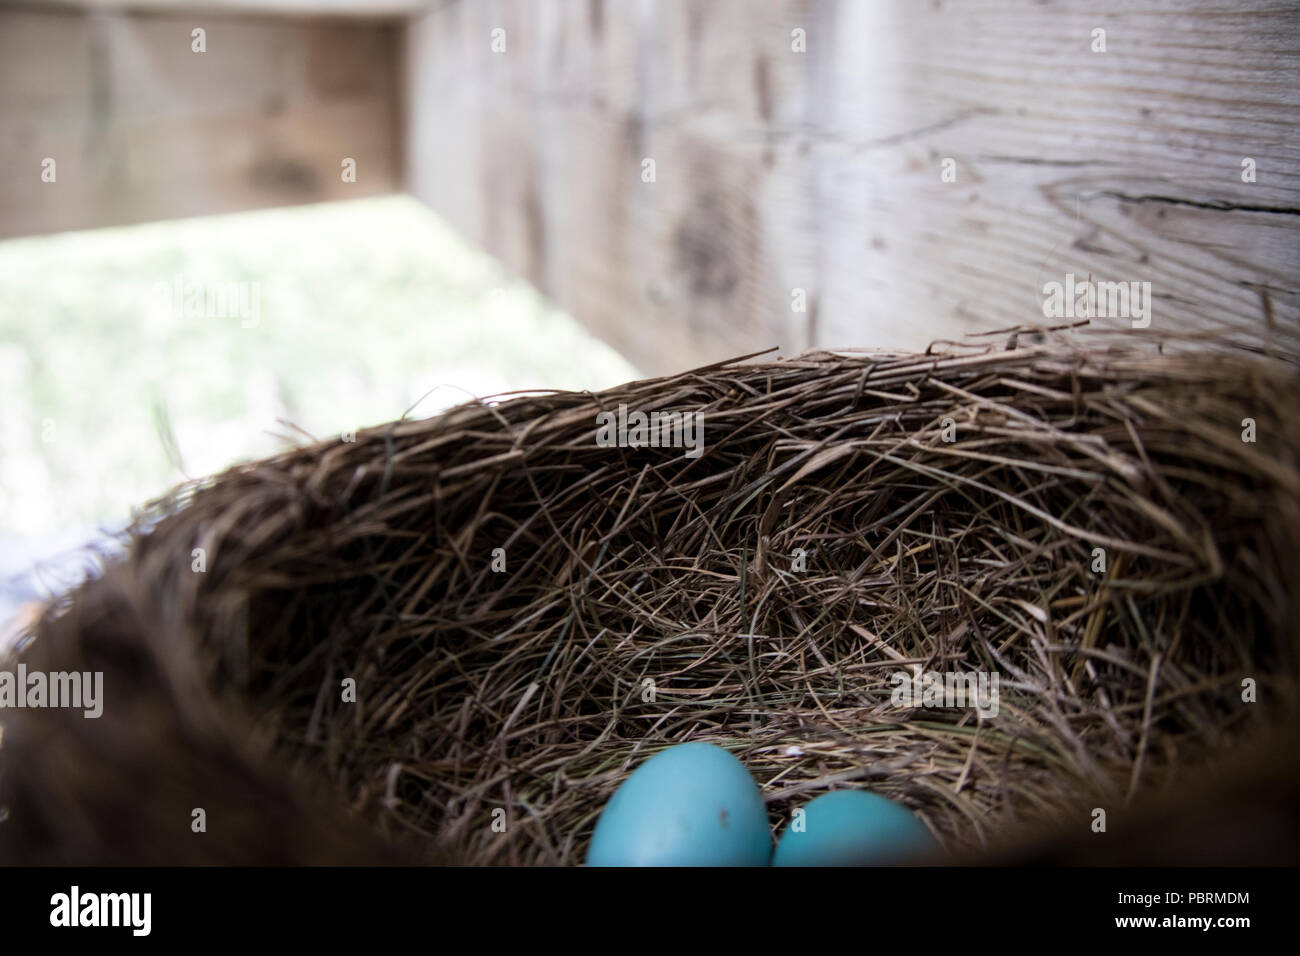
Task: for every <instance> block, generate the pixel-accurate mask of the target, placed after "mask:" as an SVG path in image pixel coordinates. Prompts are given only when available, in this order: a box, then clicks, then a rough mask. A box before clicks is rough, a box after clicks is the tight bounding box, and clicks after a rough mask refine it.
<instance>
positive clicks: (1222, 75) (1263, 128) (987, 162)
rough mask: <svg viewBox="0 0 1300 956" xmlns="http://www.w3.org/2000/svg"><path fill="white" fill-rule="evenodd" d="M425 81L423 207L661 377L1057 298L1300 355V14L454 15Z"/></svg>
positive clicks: (424, 55)
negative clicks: (1057, 285) (1064, 293)
mask: <svg viewBox="0 0 1300 956" xmlns="http://www.w3.org/2000/svg"><path fill="white" fill-rule="evenodd" d="M496 28H501V29H504V30H505V31H506V32H505V39H506V50H505V52H503V53H494V52H493V51H492V47H491V44H492V31H493V30H494V29H496ZM1098 28H1100V29H1104V30H1105V31H1106V51H1105V52H1093V51H1092V49H1091V45H1092V43H1093V42H1094V37H1093V31H1094V30H1095V29H1098ZM794 30H803V31H805V34H806V44H807V47H806V49H807V52H805V53H798V52H794V51H793V50H792V31H794ZM407 61H408V82H407V100H408V104H409V105H408V108H409V130H408V138H407V154H406V155H407V167H408V174H409V178H410V185H411V188H412V189H413V191H415V193H416V194H417V195H419V196H421V197H423V198H424V199H426V200H427V201H428V202H429V203H430V204H431V205H432V206H433V207H434V208H435V209H436V210H437V211H439V212H440V213H441V214H443V215H444V216H445V217H447V218H448V219H449V220H450V221H451V222H453V223H454V224H455V225H457V226H458V227H459V228H460V229H462V230H463V231H464V232H466V233H467V234H468V235H470V236H471V237H472V238H474V239H475V240H477V241H478V242H480V243H482V244H483V245H485V246H486V247H487V248H488V249H489V250H490V251H492V252H493V253H495V254H497V255H498V256H500V257H501V258H502V259H504V260H505V261H506V262H507V263H508V264H509V265H511V266H512V267H513V268H515V269H516V270H517V271H519V272H520V273H521V274H522V275H524V276H526V277H527V278H528V279H530V280H531V281H533V282H535V283H536V284H538V285H539V286H540V287H541V288H542V289H543V290H544V291H545V292H547V293H548V294H550V295H551V296H553V297H554V298H555V299H556V300H557V301H558V302H559V303H560V304H561V305H563V306H564V307H566V308H567V309H569V310H570V311H572V312H573V314H575V315H576V316H577V317H578V318H580V319H581V320H582V321H584V322H585V323H587V324H588V325H589V326H590V327H591V328H593V329H594V330H595V331H597V332H598V333H599V334H601V335H602V336H604V337H605V338H607V339H608V340H610V341H611V342H613V343H614V344H615V345H616V346H617V347H619V348H620V349H621V350H622V351H623V352H624V353H625V354H626V355H628V356H629V357H630V358H632V359H633V360H634V361H635V362H637V363H639V364H640V365H641V366H642V367H643V368H644V369H645V370H647V371H667V370H670V369H677V368H680V367H682V366H685V365H689V364H691V363H692V362H696V361H699V362H704V361H709V360H714V359H717V358H721V357H723V356H725V355H727V354H734V353H740V352H745V351H752V350H753V349H755V348H761V347H765V346H768V345H772V344H779V345H781V346H783V348H784V349H785V350H795V349H800V348H803V347H806V346H808V345H812V344H818V345H831V346H841V345H881V346H906V347H923V346H924V345H925V344H927V343H928V342H929V341H930V340H931V339H933V338H936V337H956V336H960V335H963V334H965V333H967V332H970V331H974V330H980V329H991V328H1000V327H1006V326H1011V325H1017V324H1039V325H1042V324H1049V320H1048V319H1046V318H1045V317H1044V315H1043V311H1042V307H1043V302H1044V294H1043V286H1044V284H1045V283H1046V282H1049V281H1052V280H1056V281H1061V280H1063V279H1064V277H1065V275H1066V274H1067V273H1073V274H1074V275H1075V276H1077V277H1078V279H1079V280H1080V281H1082V280H1084V279H1085V278H1086V277H1087V276H1089V275H1091V276H1093V277H1094V278H1095V279H1098V280H1104V281H1124V282H1150V283H1151V292H1152V297H1153V300H1154V302H1153V311H1152V321H1151V325H1150V328H1148V329H1145V330H1134V329H1133V328H1132V323H1131V322H1130V321H1129V320H1125V319H1114V320H1107V319H1104V318H1099V317H1097V316H1095V315H1094V318H1093V321H1094V325H1096V326H1101V327H1106V328H1113V329H1116V330H1120V331H1124V332H1125V333H1126V334H1128V335H1142V336H1148V337H1152V338H1158V337H1159V336H1160V335H1161V334H1164V333H1168V332H1169V331H1171V330H1185V329H1196V328H1219V329H1223V330H1226V331H1227V332H1228V334H1230V335H1232V336H1235V337H1238V338H1240V339H1243V340H1249V341H1252V342H1258V341H1260V340H1266V341H1267V342H1269V343H1270V344H1271V345H1272V346H1273V347H1276V348H1280V349H1284V350H1287V351H1290V352H1296V351H1300V299H1298V297H1297V282H1298V281H1300V280H1298V279H1297V266H1298V265H1300V242H1298V241H1297V239H1298V236H1300V233H1298V232H1297V229H1298V227H1300V144H1298V143H1297V139H1296V137H1295V135H1294V133H1295V118H1296V116H1297V115H1300V114H1298V113H1297V107H1300V9H1298V8H1297V7H1295V6H1294V5H1286V4H1275V3H1267V2H1262V0H1250V2H1245V3H1241V2H1227V0H1218V2H1211V0H1180V2H1173V3H1168V2H1167V3H1160V4H1144V5H1141V6H1139V5H1135V4H1126V3H1118V4H1116V3H1111V4H1100V5H1099V4H1096V3H1093V2H1082V0H1064V2H1045V3H1039V4H1028V3H1019V2H1010V0H998V2H992V0H984V2H969V3H948V2H931V3H924V4H923V3H919V2H909V0H889V2H873V3H858V2H847V0H846V2H830V0H827V2H814V0H769V2H742V0H689V2H661V3H656V2H643V3H639V4H621V3H607V2H601V0H564V2H547V3H543V4H536V3H532V2H529V0H501V2H498V3H495V4H470V3H464V2H459V0H452V2H448V3H446V4H443V5H441V6H439V7H438V8H436V9H433V10H431V11H429V12H427V13H425V14H423V15H421V16H419V17H417V18H416V19H415V20H414V21H413V22H412V25H411V28H410V30H409V31H408V39H407ZM646 158H651V159H653V160H654V161H655V165H656V169H655V172H656V181H655V182H653V183H646V182H643V181H642V178H641V171H642V170H641V163H642V161H643V160H644V159H646ZM945 158H951V159H953V161H954V164H955V165H954V168H955V172H956V181H955V182H942V181H941V164H942V162H943V160H944V159H945ZM1247 158H1250V159H1253V160H1254V161H1255V164H1256V168H1257V181H1256V182H1254V183H1246V182H1243V181H1242V162H1243V160H1245V159H1247ZM796 289H803V290H806V296H807V311H806V312H802V313H801V312H797V311H794V308H793V306H794V297H795V296H796V293H795V291H794V290H796ZM1053 321H1055V320H1053Z"/></svg>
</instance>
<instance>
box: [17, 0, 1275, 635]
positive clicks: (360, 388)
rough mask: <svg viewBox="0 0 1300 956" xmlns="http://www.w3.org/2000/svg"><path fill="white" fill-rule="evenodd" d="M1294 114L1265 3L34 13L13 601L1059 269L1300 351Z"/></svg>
mask: <svg viewBox="0 0 1300 956" xmlns="http://www.w3.org/2000/svg"><path fill="white" fill-rule="evenodd" d="M1297 110H1300V7H1298V6H1297V5H1295V4H1293V3H1274V2H1266V0H1245V2H1231V0H1221V2H1210V0H1160V2H1147V3H1130V2H1111V3H1097V2H1092V0H1087V2H1084V0H1047V2H1038V3H1029V2H1018V0H965V2H958V0H752V2H744V0H628V2H616V0H541V2H537V0H475V2H470V0H436V2H435V0H428V2H425V0H206V2H190V0H7V2H5V0H0V166H2V167H3V169H4V170H5V175H4V176H3V177H0V416H2V417H0V621H5V620H10V619H11V618H13V616H14V615H15V614H16V613H18V612H19V611H20V609H21V608H22V607H23V606H24V605H25V604H27V603H28V602H32V601H37V600H40V599H42V598H43V597H45V596H46V595H48V594H49V593H51V592H53V591H57V590H60V589H62V588H63V587H66V586H68V585H69V584H71V583H73V582H75V580H76V578H77V576H78V575H79V574H80V573H81V572H82V569H83V568H84V566H85V562H86V561H88V560H91V558H90V556H88V555H87V554H86V552H85V551H84V547H83V546H84V545H85V544H87V543H88V542H98V543H99V545H100V546H101V547H108V546H109V545H108V543H107V542H108V538H107V536H109V535H111V533H112V532H113V531H114V530H116V529H118V528H120V527H121V526H122V525H123V524H124V523H125V522H126V521H128V520H129V518H130V515H131V511H132V509H133V508H134V507H137V506H139V505H140V504H142V503H143V502H145V501H146V500H148V499H149V498H151V497H154V496H156V495H158V494H160V493H162V492H164V491H165V490H166V489H167V488H169V487H171V486H172V485H174V484H175V483H177V482H180V481H183V480H186V479H187V478H195V477H200V476H203V475H206V474H210V473H213V472H215V471H218V470H220V469H222V468H224V467H226V466H228V465H230V464H232V463H234V462H237V461H240V460H246V459H250V458H256V457H259V456H262V455H265V454H269V453H271V452H273V451H275V450H277V449H278V448H282V447H285V446H286V445H288V444H292V443H296V442H300V441H307V440H310V438H311V437H316V438H324V437H329V436H332V435H338V434H340V433H342V432H347V431H348V430H350V429H355V428H357V427H362V426H365V425H370V424H375V423H379V422H383V421H387V420H391V419H394V418H397V417H399V416H401V415H402V414H404V413H409V414H412V415H417V416H423V415H428V414H432V413H434V412H436V411H438V410H439V409H441V408H445V407H447V406H449V405H451V404H455V403H457V402H459V401H463V400H466V399H468V398H469V397H472V396H485V395H489V394H492V393H495V392H500V391H505V390H511V389H522V388H570V389H583V388H589V389H596V388H602V387H605V386H609V385H612V384H615V383H618V382H620V381H625V380H628V379H631V378H635V377H638V376H641V375H652V374H667V373H671V372H676V371H681V370H683V369H687V368H690V367H692V366H695V365H699V364H704V363H706V362H710V361H717V360H720V359H724V358H728V357H731V356H734V355H738V354H743V353H747V352H753V351H757V350H761V349H766V348H769V347H772V346H777V347H779V348H780V350H781V354H785V355H788V354H793V353H797V352H799V351H801V350H803V349H806V348H809V347H814V346H828V347H841V346H871V347H892V348H899V347H902V348H924V347H925V346H926V345H927V344H929V343H930V342H931V341H933V340H936V339H939V340H942V339H959V338H963V337H965V336H968V335H971V334H979V333H987V332H989V331H990V330H1004V329H1007V328H1009V327H1025V328H1031V327H1037V326H1043V325H1051V324H1060V322H1061V321H1062V320H1060V319H1050V318H1048V317H1045V315H1044V310H1043V304H1044V292H1043V286H1044V283H1045V282H1049V281H1053V280H1055V281H1061V280H1063V279H1064V278H1065V277H1066V276H1067V275H1074V276H1077V277H1079V278H1080V279H1083V277H1085V276H1091V277H1093V278H1095V279H1098V280H1106V281H1115V282H1126V283H1128V282H1139V283H1141V282H1149V283H1150V284H1151V296H1152V309H1151V324H1150V327H1148V328H1143V329H1135V328H1133V327H1132V323H1130V322H1129V321H1127V319H1125V318H1124V317H1116V316H1106V315H1096V316H1092V317H1091V323H1092V324H1091V326H1090V329H1091V331H1092V332H1093V333H1095V334H1097V335H1099V336H1106V335H1122V336H1127V337H1138V338H1141V339H1149V340H1150V341H1151V344H1152V346H1153V347H1156V346H1159V345H1160V344H1162V341H1163V339H1164V337H1167V336H1169V335H1171V334H1174V333H1183V332H1188V331H1193V330H1210V331H1212V332H1214V334H1215V335H1217V336H1219V337H1220V339H1221V340H1222V341H1225V342H1234V343H1237V344H1240V345H1245V346H1246V347H1248V348H1252V349H1259V350H1268V351H1273V352H1276V353H1279V354H1284V355H1288V356H1291V357H1295V356H1296V355H1300V350H1297V344H1298V342H1300V336H1297V326H1298V324H1300V322H1298V320H1300V304H1298V299H1297V281H1296V276H1297V266H1300V243H1298V242H1297V222H1300V219H1298V218H1297V216H1298V215H1300V144H1298V143H1297V139H1296V137H1295V136H1294V121H1295V120H1294V118H1295V116H1296V115H1297ZM1067 321H1068V320H1067ZM1003 339H1005V336H1002V337H1001V338H999V339H997V341H999V342H1001V341H1002V340H1003ZM989 341H994V340H993V339H990V340H989Z"/></svg>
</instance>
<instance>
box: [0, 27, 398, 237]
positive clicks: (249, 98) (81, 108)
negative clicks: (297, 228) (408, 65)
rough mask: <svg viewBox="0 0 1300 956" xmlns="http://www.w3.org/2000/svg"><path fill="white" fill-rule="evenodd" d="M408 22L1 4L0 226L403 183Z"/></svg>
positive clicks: (228, 205)
mask: <svg viewBox="0 0 1300 956" xmlns="http://www.w3.org/2000/svg"><path fill="white" fill-rule="evenodd" d="M196 26H202V28H203V29H204V30H205V31H206V37H205V43H206V52H202V53H199V52H194V51H193V49H192V36H191V31H192V30H193V29H194V28H195V27H196ZM400 32H401V25H400V24H395V23H387V22H378V23H359V22H354V21H332V20H312V19H278V18H273V17H252V18H249V17H235V16H224V15H211V16H205V17H203V19H202V22H201V23H199V22H197V21H196V20H195V19H194V18H193V17H192V16H186V15H174V14H120V13H95V14H82V13H74V12H48V11H45V12H38V11H32V10H27V9H20V8H5V9H0V168H3V169H4V170H5V171H6V175H5V176H4V177H0V236H14V235H23V234H30V233H41V232H53V231H59V230H67V229H84V228H90V227H96V226H105V225H114V224H119V223H128V222H142V221H149V220H155V219H166V218H173V217H179V216H195V215H204V214H210V213H219V212H233V211H237V210H243V209H255V208H260V207H265V206H276V205H291V204H295V203H305V202H319V201H324V200H331V199H344V198H353V197H360V196H370V195H377V194H382V193H387V192H392V191H393V190H395V189H396V188H398V184H399V182H400V179H401V171H400V150H399V146H398V143H399V132H400V131H399V115H400V108H399V105H398V101H397V96H398V88H397V67H396V62H397V55H398V50H399V48H400V41H399V36H400ZM345 158H351V159H353V160H355V161H356V170H357V175H356V181H355V182H345V181H344V180H343V176H342V172H343V160H344V159H345ZM48 159H52V160H54V172H55V181H53V182H46V181H44V180H43V178H42V173H43V169H44V167H45V164H46V160H48Z"/></svg>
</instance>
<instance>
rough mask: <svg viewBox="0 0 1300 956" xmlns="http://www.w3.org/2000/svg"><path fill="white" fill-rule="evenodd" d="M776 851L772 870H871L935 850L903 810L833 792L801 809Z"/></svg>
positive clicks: (854, 793)
mask: <svg viewBox="0 0 1300 956" xmlns="http://www.w3.org/2000/svg"><path fill="white" fill-rule="evenodd" d="M803 811H804V813H803V831H802V832H799V831H796V830H795V829H794V822H793V821H792V822H791V823H790V825H789V826H787V827H786V828H785V832H784V833H783V834H781V840H780V842H778V843H777V845H776V856H775V857H774V858H773V859H772V865H773V866H873V865H876V864H881V863H901V862H905V861H907V860H911V859H916V858H918V857H925V856H928V855H930V854H932V853H934V852H935V850H937V849H938V844H937V843H936V841H935V839H934V837H933V836H931V835H930V831H929V830H927V829H926V827H925V824H924V823H922V822H921V821H920V820H918V819H917V818H916V816H915V815H914V814H913V813H912V811H910V810H908V809H907V808H906V807H904V806H901V805H899V804H897V803H894V802H893V801H891V800H886V799H885V798H884V797H882V796H880V795H879V794H875V793H867V792H866V791H865V790H835V791H832V792H831V793H826V794H822V795H821V796H820V797H818V798H817V799H816V800H813V801H812V802H811V803H809V804H808V805H807V806H806V807H804V808H803Z"/></svg>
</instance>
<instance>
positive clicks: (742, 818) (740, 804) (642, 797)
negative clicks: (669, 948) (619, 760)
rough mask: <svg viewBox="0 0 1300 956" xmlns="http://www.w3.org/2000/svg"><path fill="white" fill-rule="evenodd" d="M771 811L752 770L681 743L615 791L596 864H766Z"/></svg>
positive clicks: (706, 747)
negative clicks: (751, 772)
mask: <svg viewBox="0 0 1300 956" xmlns="http://www.w3.org/2000/svg"><path fill="white" fill-rule="evenodd" d="M771 858H772V835H771V831H770V830H769V829H768V822H767V808H766V807H765V806H764V805H763V796H762V794H760V793H759V792H758V786H757V785H756V784H755V783H754V779H753V778H752V777H751V776H750V775H749V771H748V770H746V769H745V765H744V764H742V763H741V762H740V761H739V760H737V759H736V758H735V757H733V756H732V755H731V754H729V753H727V751H725V750H723V749H722V748H721V747H716V746H714V745H713V744H706V743H690V744H678V745H677V746H675V747H669V748H668V749H667V750H664V751H661V752H660V753H657V754H655V755H654V756H653V757H651V758H650V759H649V760H647V761H646V762H645V763H643V764H642V765H641V766H639V767H637V768H636V770H635V771H634V772H633V773H632V776H630V777H628V778H627V779H626V780H624V781H623V783H622V785H621V786H620V787H619V788H618V789H617V790H615V791H614V795H613V796H612V797H610V798H609V803H607V804H606V805H605V809H604V810H603V811H602V812H601V814H600V819H599V820H598V821H596V832H595V834H593V836H592V838H591V848H590V849H589V850H588V851H587V864H588V865H589V866H766V865H767V864H768V861H769V860H771Z"/></svg>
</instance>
